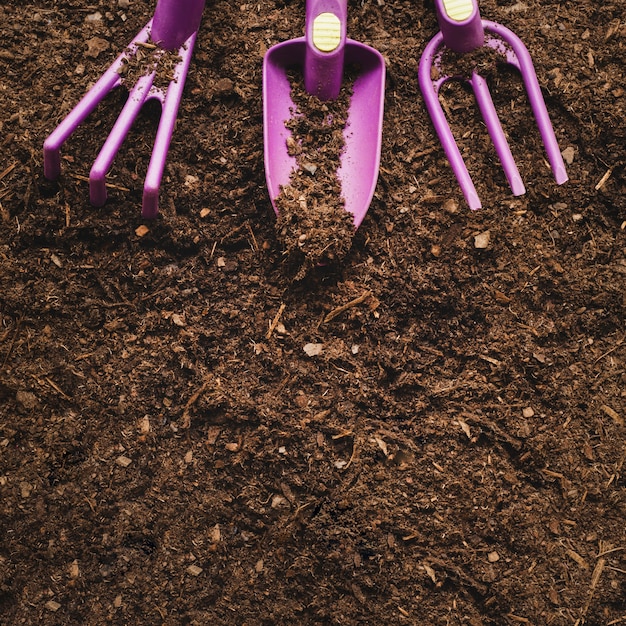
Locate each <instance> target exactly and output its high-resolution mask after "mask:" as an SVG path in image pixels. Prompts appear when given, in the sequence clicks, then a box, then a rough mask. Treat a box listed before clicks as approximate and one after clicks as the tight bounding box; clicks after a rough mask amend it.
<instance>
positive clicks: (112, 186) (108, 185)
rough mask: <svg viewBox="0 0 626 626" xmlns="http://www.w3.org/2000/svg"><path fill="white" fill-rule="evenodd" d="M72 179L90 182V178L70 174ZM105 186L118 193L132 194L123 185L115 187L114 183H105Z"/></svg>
mask: <svg viewBox="0 0 626 626" xmlns="http://www.w3.org/2000/svg"><path fill="white" fill-rule="evenodd" d="M70 177H71V178H75V179H76V180H80V181H82V182H84V183H88V182H89V177H88V176H83V175H82V174H70ZM105 186H106V187H108V188H109V189H117V190H118V191H126V192H130V189H128V188H127V187H122V186H121V185H114V184H113V183H105Z"/></svg>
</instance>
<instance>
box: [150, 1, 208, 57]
mask: <svg viewBox="0 0 626 626" xmlns="http://www.w3.org/2000/svg"><path fill="white" fill-rule="evenodd" d="M204 3H205V0H158V2H157V6H156V9H155V10H154V17H153V19H152V32H151V33H150V37H151V39H152V41H154V42H155V43H158V44H159V45H160V46H161V48H164V49H165V50H178V49H179V48H180V47H181V46H182V45H183V44H184V43H185V41H187V39H189V37H191V35H192V34H193V33H195V32H196V31H197V30H198V27H199V26H200V19H201V18H202V11H203V10H204Z"/></svg>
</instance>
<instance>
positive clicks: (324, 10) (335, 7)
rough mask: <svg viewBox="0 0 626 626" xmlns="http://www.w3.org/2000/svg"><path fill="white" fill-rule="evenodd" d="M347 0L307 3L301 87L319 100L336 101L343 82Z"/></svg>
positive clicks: (325, 0)
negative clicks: (302, 81)
mask: <svg viewBox="0 0 626 626" xmlns="http://www.w3.org/2000/svg"><path fill="white" fill-rule="evenodd" d="M347 20H348V0H307V2H306V22H305V38H306V52H305V56H304V87H305V89H306V90H307V92H308V93H309V94H311V95H314V96H317V97H318V98H319V99H320V100H335V99H336V98H337V96H338V95H339V91H340V90H341V82H342V80H343V64H344V48H345V44H346V30H347V27H346V23H347Z"/></svg>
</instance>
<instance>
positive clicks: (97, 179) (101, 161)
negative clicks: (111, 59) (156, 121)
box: [89, 71, 156, 206]
mask: <svg viewBox="0 0 626 626" xmlns="http://www.w3.org/2000/svg"><path fill="white" fill-rule="evenodd" d="M155 74H156V71H154V72H152V73H151V74H147V75H146V76H142V77H141V78H140V79H139V80H138V81H137V84H136V85H135V86H134V87H133V88H132V90H131V92H130V94H129V96H128V100H127V101H126V104H125V105H124V107H123V108H122V110H121V112H120V114H119V116H118V118H117V120H116V122H115V124H114V125H113V128H112V129H111V132H110V133H109V136H108V137H107V139H106V141H105V142H104V145H103V146H102V149H101V150H100V153H99V154H98V156H97V157H96V160H95V161H94V163H93V166H92V167H91V171H90V172H89V198H90V200H91V203H92V204H93V205H94V206H103V205H104V203H105V202H106V199H107V190H106V182H105V179H106V174H107V172H108V171H109V168H110V167H111V164H112V163H113V160H114V159H115V155H116V154H117V153H118V151H119V149H120V147H121V145H122V143H123V142H124V139H126V135H127V134H128V131H129V130H130V128H131V126H132V125H133V122H134V121H135V119H136V117H137V115H139V111H140V110H141V107H142V106H143V104H144V102H145V101H146V98H147V97H148V93H149V91H150V87H151V86H152V81H153V80H154V76H155Z"/></svg>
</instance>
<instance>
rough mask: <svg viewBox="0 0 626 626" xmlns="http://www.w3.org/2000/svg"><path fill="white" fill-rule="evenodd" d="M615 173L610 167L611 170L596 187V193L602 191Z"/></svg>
mask: <svg viewBox="0 0 626 626" xmlns="http://www.w3.org/2000/svg"><path fill="white" fill-rule="evenodd" d="M612 173H613V168H612V167H609V169H608V170H607V171H606V172H605V173H604V176H603V177H602V178H601V179H600V180H599V181H598V184H597V185H596V186H595V187H594V189H595V190H596V191H600V189H602V187H604V185H605V184H606V181H607V180H609V178H611V174H612Z"/></svg>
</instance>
